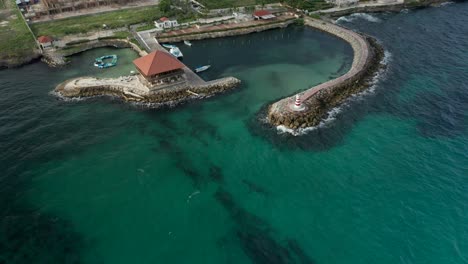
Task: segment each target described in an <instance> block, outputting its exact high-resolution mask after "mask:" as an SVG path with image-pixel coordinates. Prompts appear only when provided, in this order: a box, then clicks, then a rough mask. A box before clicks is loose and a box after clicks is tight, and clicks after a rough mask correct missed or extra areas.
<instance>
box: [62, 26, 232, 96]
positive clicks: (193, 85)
mask: <svg viewBox="0 0 468 264" xmlns="http://www.w3.org/2000/svg"><path fill="white" fill-rule="evenodd" d="M137 34H138V33H137ZM137 37H138V41H139V42H140V44H142V46H143V47H145V50H146V51H147V52H148V53H149V54H146V55H144V56H143V57H140V58H138V59H136V60H134V61H133V63H134V64H135V67H136V68H137V70H138V72H139V73H138V74H136V75H132V76H121V77H119V78H94V77H80V78H76V79H72V80H68V81H65V82H64V83H61V84H59V85H58V86H57V87H56V89H55V91H56V92H57V93H59V94H60V95H62V96H65V97H89V96H100V95H110V96H117V97H120V98H122V99H124V100H126V101H137V102H148V103H158V104H171V105H173V104H174V103H178V102H182V101H186V100H189V99H197V98H205V97H208V96H211V95H214V94H217V93H221V92H225V91H228V90H230V89H233V88H235V87H237V86H238V85H239V84H240V80H238V79H236V78H234V77H227V78H221V79H217V80H212V81H208V82H206V81H204V80H203V79H202V78H200V77H199V76H198V75H197V74H196V73H194V72H193V71H192V70H191V69H190V68H189V67H187V66H186V65H185V64H183V63H182V62H181V61H179V60H178V59H177V58H175V57H174V56H172V54H170V53H169V52H168V51H167V50H166V49H164V48H163V47H162V46H161V45H160V44H159V43H158V42H157V41H156V39H155V38H154V36H151V34H150V33H149V32H147V33H146V34H145V33H144V32H143V34H141V33H140V34H138V36H137Z"/></svg>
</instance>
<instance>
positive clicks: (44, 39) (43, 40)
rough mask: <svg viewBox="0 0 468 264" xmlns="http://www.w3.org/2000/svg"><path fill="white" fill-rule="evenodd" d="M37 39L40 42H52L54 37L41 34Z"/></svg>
mask: <svg viewBox="0 0 468 264" xmlns="http://www.w3.org/2000/svg"><path fill="white" fill-rule="evenodd" d="M37 41H39V43H49V42H52V41H53V39H52V37H49V36H40V37H38V38H37Z"/></svg>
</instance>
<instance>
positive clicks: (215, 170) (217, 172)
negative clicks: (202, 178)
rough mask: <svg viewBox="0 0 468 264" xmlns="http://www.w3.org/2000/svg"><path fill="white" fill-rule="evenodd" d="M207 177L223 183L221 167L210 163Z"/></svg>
mask: <svg viewBox="0 0 468 264" xmlns="http://www.w3.org/2000/svg"><path fill="white" fill-rule="evenodd" d="M209 178H210V179H211V180H212V181H214V182H217V183H223V182H224V175H223V171H222V169H221V167H218V166H216V165H213V164H211V166H210V172H209Z"/></svg>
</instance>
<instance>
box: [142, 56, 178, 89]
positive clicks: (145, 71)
mask: <svg viewBox="0 0 468 264" xmlns="http://www.w3.org/2000/svg"><path fill="white" fill-rule="evenodd" d="M133 64H135V67H136V68H137V69H138V72H139V73H140V80H141V81H142V82H143V83H145V84H146V85H147V86H148V87H150V89H155V88H160V87H161V86H166V85H174V84H183V83H185V82H186V78H185V74H184V70H183V68H184V67H185V66H184V64H182V63H181V62H180V61H179V60H178V59H176V58H174V57H173V56H171V55H170V54H169V53H167V52H164V51H159V50H158V51H154V52H151V53H150V54H148V55H146V56H143V57H141V58H138V59H136V60H134V61H133Z"/></svg>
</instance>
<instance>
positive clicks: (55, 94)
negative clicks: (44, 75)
mask: <svg viewBox="0 0 468 264" xmlns="http://www.w3.org/2000/svg"><path fill="white" fill-rule="evenodd" d="M49 94H50V95H53V96H55V97H57V98H58V99H60V100H62V101H65V102H79V101H84V100H86V99H88V97H71V98H70V97H65V96H63V95H62V94H61V93H59V92H56V91H51V92H49Z"/></svg>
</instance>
